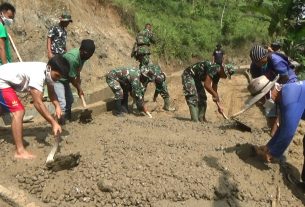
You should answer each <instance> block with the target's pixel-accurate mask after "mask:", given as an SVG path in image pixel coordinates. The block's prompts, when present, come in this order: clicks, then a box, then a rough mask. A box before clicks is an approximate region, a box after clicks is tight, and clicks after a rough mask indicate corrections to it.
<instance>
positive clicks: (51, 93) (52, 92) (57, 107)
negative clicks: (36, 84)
mask: <svg viewBox="0 0 305 207" xmlns="http://www.w3.org/2000/svg"><path fill="white" fill-rule="evenodd" d="M47 87H48V95H49V98H50V100H51V102H52V103H53V105H54V107H55V113H56V116H57V118H58V119H59V118H60V117H61V115H62V111H61V108H60V105H59V102H58V99H57V95H56V93H55V90H54V86H52V85H48V84H47Z"/></svg>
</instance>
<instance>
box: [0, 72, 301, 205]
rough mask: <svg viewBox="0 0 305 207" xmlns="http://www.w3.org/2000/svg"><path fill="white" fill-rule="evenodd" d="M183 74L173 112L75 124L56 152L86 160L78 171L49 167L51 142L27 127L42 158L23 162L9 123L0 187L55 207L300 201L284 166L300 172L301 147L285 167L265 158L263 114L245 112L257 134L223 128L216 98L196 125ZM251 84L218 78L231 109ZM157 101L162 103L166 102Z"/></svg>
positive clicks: (176, 82) (40, 130)
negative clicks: (260, 151) (255, 148)
mask: <svg viewBox="0 0 305 207" xmlns="http://www.w3.org/2000/svg"><path fill="white" fill-rule="evenodd" d="M178 77H179V76H177V78H174V79H172V81H171V82H170V84H169V89H170V92H171V97H172V99H173V101H174V103H175V104H176V106H178V111H176V112H174V113H170V112H162V111H158V112H153V113H152V115H153V117H154V118H153V119H149V118H147V117H136V116H134V115H128V116H126V117H124V118H116V117H113V116H112V114H111V113H110V112H109V113H104V114H101V115H99V116H97V117H94V122H93V123H90V124H87V125H81V124H79V123H76V122H74V123H70V124H68V125H67V126H66V127H65V132H64V135H63V139H64V140H63V141H62V142H61V151H60V153H59V154H62V155H64V154H69V153H71V152H73V153H75V152H80V154H81V156H82V157H81V161H80V163H79V166H77V167H75V168H73V169H71V170H64V171H59V172H50V171H48V170H47V169H46V168H45V165H44V162H45V159H46V156H47V154H48V152H49V151H50V149H51V145H52V144H53V138H52V136H50V135H49V132H50V130H49V129H46V128H45V126H42V125H38V126H36V127H34V128H31V129H25V141H26V142H27V143H28V149H30V150H32V151H34V152H35V153H36V154H37V155H38V158H37V159H36V160H35V161H25V162H22V161H16V160H14V159H13V158H12V152H13V149H14V146H13V145H12V144H11V143H10V140H11V139H10V132H9V130H3V129H2V130H1V134H0V141H1V144H0V147H1V151H0V156H1V158H2V159H1V160H0V166H2V167H1V168H0V180H1V184H3V185H6V186H9V185H15V186H19V188H20V189H23V190H25V191H27V192H29V193H30V194H31V195H32V196H34V197H36V198H38V199H40V200H41V201H43V202H45V203H46V204H47V205H48V206H76V207H81V206H122V205H123V206H124V205H125V206H161V207H162V206H213V207H215V206H264V207H265V206H271V204H272V203H273V204H274V203H276V204H277V206H302V205H303V204H304V203H305V198H304V194H303V193H302V191H300V190H299V189H297V188H296V187H295V186H293V185H292V184H290V183H289V182H288V180H287V179H286V178H285V175H286V172H287V171H289V172H291V173H292V174H294V175H296V176H298V172H299V170H298V168H300V167H301V160H300V158H301V156H302V154H301V147H300V146H299V143H297V142H295V143H293V144H292V146H291V147H290V149H289V151H288V153H287V157H288V161H289V163H291V164H289V165H287V166H286V167H285V168H284V167H280V166H279V165H278V164H268V165H265V164H263V163H262V162H261V161H260V160H258V159H257V158H256V157H253V156H252V153H251V148H250V147H249V144H248V143H254V144H263V143H265V142H266V140H268V134H266V133H264V132H262V131H261V130H260V127H261V126H263V125H264V123H265V121H264V119H263V116H262V115H261V113H260V111H259V110H258V109H257V108H253V109H251V110H250V111H249V112H248V115H247V118H248V121H249V122H250V123H252V127H253V129H255V130H254V131H253V133H249V132H241V131H238V130H236V129H230V128H226V127H224V125H225V123H226V122H225V121H224V120H223V119H222V117H221V116H220V115H218V114H217V112H216V107H215V106H214V104H213V103H212V102H211V101H210V102H209V111H208V114H207V118H209V119H210V120H211V121H212V122H211V123H208V124H202V123H192V122H190V121H188V119H189V114H188V111H187V106H186V104H185V101H184V98H183V96H181V95H182V90H181V86H180V85H181V84H180V78H178ZM245 84H246V81H245V79H244V78H243V77H242V76H236V77H234V78H233V79H232V80H231V81H224V82H221V84H220V93H221V94H222V96H221V97H222V98H223V102H224V103H226V104H225V105H224V106H225V107H226V110H227V113H228V114H231V113H235V112H236V111H238V110H239V109H238V108H239V107H240V105H237V103H239V102H240V100H238V99H245V98H246V97H245V96H246V91H244V90H237V88H241V87H242V88H245ZM146 98H147V99H150V98H151V97H149V96H147V97H146ZM209 100H210V97H209ZM158 103H159V104H160V105H162V100H161V98H159V99H158ZM245 116H246V115H245ZM258 117H259V118H258ZM241 118H242V117H241ZM297 138H298V137H297ZM2 140H4V141H2ZM296 140H297V139H296ZM100 189H102V190H100ZM278 189H280V197H279V198H278V199H276V196H277V195H278V192H277V191H278Z"/></svg>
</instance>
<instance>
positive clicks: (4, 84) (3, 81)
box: [0, 55, 69, 159]
mask: <svg viewBox="0 0 305 207" xmlns="http://www.w3.org/2000/svg"><path fill="white" fill-rule="evenodd" d="M68 71H69V63H68V61H67V60H66V59H64V58H63V57H62V56H59V55H56V56H54V57H52V58H51V59H50V60H49V62H48V63H47V64H46V63H42V62H17V63H8V64H4V65H2V66H0V114H3V113H10V114H11V117H12V125H11V128H12V136H13V139H14V142H15V145H16V152H15V158H19V159H33V158H35V155H33V154H32V153H31V152H28V151H27V150H25V148H24V145H23V142H22V140H23V134H22V128H23V127H22V124H23V123H22V120H23V116H24V113H25V111H24V107H23V105H22V103H21V101H20V100H19V98H18V96H17V94H16V91H17V92H27V91H28V92H29V93H30V94H31V96H32V98H33V104H34V106H35V108H36V110H37V111H38V112H39V113H40V114H41V115H42V116H43V117H44V118H45V119H46V120H47V121H48V122H49V123H50V124H51V125H52V129H53V133H54V135H58V134H59V133H61V131H62V130H61V127H60V125H59V124H58V123H57V122H56V120H55V119H54V118H53V117H52V115H51V114H50V112H49V111H48V109H47V107H46V106H45V105H44V103H43V102H42V94H43V93H42V91H43V84H44V82H46V83H47V86H48V92H49V97H50V99H51V101H52V103H53V105H54V106H55V112H56V116H57V117H58V118H59V117H60V116H61V115H62V112H61V109H60V105H59V103H58V100H57V96H56V94H55V92H54V87H53V84H54V82H55V81H57V80H59V79H60V78H62V77H67V75H68Z"/></svg>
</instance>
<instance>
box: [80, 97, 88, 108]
mask: <svg viewBox="0 0 305 207" xmlns="http://www.w3.org/2000/svg"><path fill="white" fill-rule="evenodd" d="M80 98H81V99H82V102H83V106H84V108H87V104H86V101H85V98H84V95H81V96H80Z"/></svg>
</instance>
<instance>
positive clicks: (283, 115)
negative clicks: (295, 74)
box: [248, 76, 305, 182]
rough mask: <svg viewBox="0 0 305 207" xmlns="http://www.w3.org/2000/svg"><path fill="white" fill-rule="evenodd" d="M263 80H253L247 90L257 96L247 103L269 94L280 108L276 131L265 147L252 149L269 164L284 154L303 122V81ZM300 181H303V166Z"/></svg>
mask: <svg viewBox="0 0 305 207" xmlns="http://www.w3.org/2000/svg"><path fill="white" fill-rule="evenodd" d="M265 80H266V78H265V77H264V76H260V77H258V78H256V79H253V80H252V81H251V83H250V84H249V87H248V89H249V90H250V92H251V94H257V95H255V97H253V98H252V99H251V100H250V101H249V102H251V103H252V104H253V103H255V102H256V101H258V100H260V99H261V98H263V97H264V96H265V95H266V94H268V93H270V94H271V95H270V99H272V100H273V101H274V102H276V103H278V105H279V107H280V119H281V121H280V122H281V124H280V126H279V128H278V130H277V131H276V133H275V134H274V135H273V136H272V138H271V139H270V140H269V142H268V143H267V144H266V145H264V146H255V147H254V148H255V151H256V153H257V155H259V156H261V157H262V158H263V160H264V161H266V162H270V161H272V159H273V158H280V157H281V156H282V155H283V154H284V152H285V150H286V149H287V147H288V146H289V144H290V142H291V141H292V139H293V136H294V134H295V132H296V130H297V127H298V124H299V122H300V120H301V119H302V120H305V81H298V82H294V83H289V84H284V85H280V84H278V83H276V79H275V80H274V81H272V82H270V81H268V80H267V81H265ZM259 86H263V87H259ZM266 101H269V100H268V99H267V100H266ZM304 141H305V137H304V138H303V150H304V156H305V144H304ZM302 180H303V182H304V181H305V168H304V166H303V172H302Z"/></svg>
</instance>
